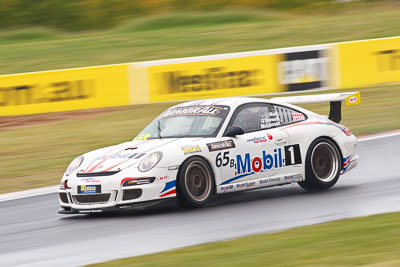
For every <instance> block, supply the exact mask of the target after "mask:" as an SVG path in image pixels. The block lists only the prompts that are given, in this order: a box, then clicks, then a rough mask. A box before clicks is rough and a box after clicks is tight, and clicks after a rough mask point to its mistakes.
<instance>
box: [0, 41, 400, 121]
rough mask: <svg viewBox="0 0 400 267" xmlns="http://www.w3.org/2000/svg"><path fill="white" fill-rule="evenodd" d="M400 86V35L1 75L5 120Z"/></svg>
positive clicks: (0, 104) (0, 102)
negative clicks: (193, 101)
mask: <svg viewBox="0 0 400 267" xmlns="http://www.w3.org/2000/svg"><path fill="white" fill-rule="evenodd" d="M394 83H400V37H391V38H382V39H373V40H361V41H353V42H343V43H333V44H322V45H312V46H302V47H291V48H280V49H270V50H260V51H251V52H240V53H231V54H220V55H210V56H201V57H190V58H179V59H169V60H157V61H146V62H134V63H127V64H118V65H108V66H98V67H87V68H77V69H67V70H56V71H45V72H35V73H26V74H15V75H3V76H0V116H10V115H23V114H37V113H47V112H58V111H69V110H79V109H93V108H100V107H112V106H125V105H135V104H146V103H155V102H167V101H179V100H188V99H200V98H214V97H227V96H240V95H268V94H280V93H285V92H293V91H304V90H314V89H336V88H359V87H368V86H376V85H384V84H394Z"/></svg>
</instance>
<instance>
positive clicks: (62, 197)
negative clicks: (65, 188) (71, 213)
mask: <svg viewBox="0 0 400 267" xmlns="http://www.w3.org/2000/svg"><path fill="white" fill-rule="evenodd" d="M58 196H59V197H60V200H61V202H63V203H66V204H68V196H67V193H58Z"/></svg>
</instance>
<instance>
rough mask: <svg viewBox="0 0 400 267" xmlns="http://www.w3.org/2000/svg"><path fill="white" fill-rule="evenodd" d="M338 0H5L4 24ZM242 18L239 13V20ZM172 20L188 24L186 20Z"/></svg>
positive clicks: (92, 26)
mask: <svg viewBox="0 0 400 267" xmlns="http://www.w3.org/2000/svg"><path fill="white" fill-rule="evenodd" d="M362 1H364V2H371V1H377V0H362ZM337 2H338V1H337V0H285V1H282V0H203V1H198V0H68V1H65V0H40V1H37V0H1V1H0V28H16V27H26V26H45V27H51V28H59V29H64V30H69V31H78V30H96V29H106V28H110V27H113V26H115V25H117V24H118V23H119V22H121V21H123V20H125V19H132V18H136V17H139V16H144V15H148V14H156V15H157V14H160V13H163V12H165V11H179V12H181V11H196V10H203V11H215V10H220V9H226V8H233V7H239V8H275V9H283V10H308V9H313V8H321V7H329V8H328V9H331V8H335V7H333V6H334V5H342V4H343V3H337ZM357 2H360V1H357ZM240 19H241V18H240V17H238V20H240ZM157 23H158V24H160V23H166V24H170V23H171V22H170V21H159V22H157ZM172 23H182V24H185V23H186V21H184V20H183V21H175V22H172ZM191 23H193V21H191ZM151 27H152V26H150V28H151ZM156 28H157V27H156Z"/></svg>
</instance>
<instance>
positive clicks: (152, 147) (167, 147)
mask: <svg viewBox="0 0 400 267" xmlns="http://www.w3.org/2000/svg"><path fill="white" fill-rule="evenodd" d="M195 139H197V140H198V139H199V138H195ZM193 140H194V138H185V142H182V139H181V138H171V139H148V140H145V141H131V142H126V143H122V144H119V145H115V146H111V147H106V148H102V149H98V150H95V151H92V152H89V153H86V154H85V155H84V157H85V160H84V162H83V164H82V165H81V167H80V168H79V170H78V174H82V173H92V174H93V173H104V172H115V171H120V170H123V169H125V168H127V167H130V166H134V165H137V164H138V163H139V162H140V161H141V160H142V159H143V158H144V157H146V156H147V155H149V154H150V153H152V152H155V151H162V152H163V153H164V154H165V153H166V152H167V151H168V152H169V151H171V152H172V150H177V149H179V150H180V149H181V148H180V147H181V146H182V144H184V143H190V142H192V141H193ZM164 151H165V152H164Z"/></svg>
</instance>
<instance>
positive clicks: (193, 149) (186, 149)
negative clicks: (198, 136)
mask: <svg viewBox="0 0 400 267" xmlns="http://www.w3.org/2000/svg"><path fill="white" fill-rule="evenodd" d="M181 149H182V151H183V154H184V155H186V154H190V153H196V152H201V149H200V147H199V146H198V145H196V146H183V147H181Z"/></svg>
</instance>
